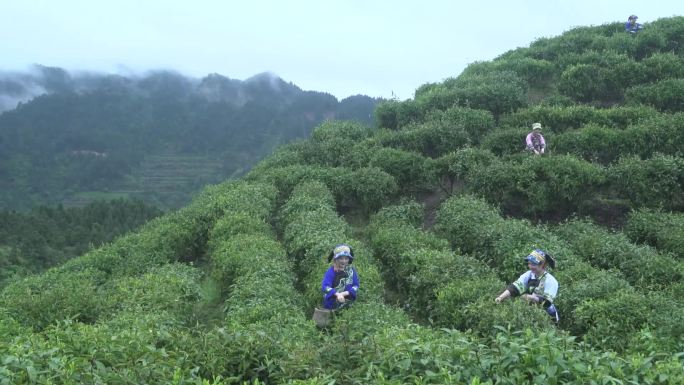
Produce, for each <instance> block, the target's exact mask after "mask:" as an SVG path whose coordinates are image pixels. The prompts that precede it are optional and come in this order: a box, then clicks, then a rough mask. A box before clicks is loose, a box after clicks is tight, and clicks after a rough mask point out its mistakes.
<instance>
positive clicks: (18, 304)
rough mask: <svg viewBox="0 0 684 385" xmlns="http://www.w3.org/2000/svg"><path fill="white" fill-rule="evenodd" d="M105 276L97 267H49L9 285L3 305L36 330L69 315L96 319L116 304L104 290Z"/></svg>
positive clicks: (2, 296) (0, 296)
mask: <svg viewBox="0 0 684 385" xmlns="http://www.w3.org/2000/svg"><path fill="white" fill-rule="evenodd" d="M104 279H105V274H104V273H102V272H101V271H99V270H95V269H85V270H82V271H78V272H61V271H58V270H54V269H53V270H49V271H48V272H47V273H45V274H42V275H38V276H31V277H28V278H26V279H23V280H21V281H16V282H13V283H11V284H10V285H8V286H7V287H5V288H4V289H3V291H2V293H0V307H2V308H5V309H7V311H9V312H10V314H12V317H13V318H14V319H15V320H16V321H18V322H20V323H21V324H22V325H24V326H27V327H29V328H33V329H34V330H42V329H44V328H45V327H47V326H48V325H50V324H51V323H53V322H60V321H63V320H68V319H74V320H78V321H82V322H86V323H90V322H95V321H97V320H98V318H99V317H100V316H101V315H102V314H103V312H104V314H107V311H108V310H110V309H111V306H112V303H111V302H110V299H108V298H107V296H101V294H100V290H99V286H100V285H101V284H102V283H103V282H104Z"/></svg>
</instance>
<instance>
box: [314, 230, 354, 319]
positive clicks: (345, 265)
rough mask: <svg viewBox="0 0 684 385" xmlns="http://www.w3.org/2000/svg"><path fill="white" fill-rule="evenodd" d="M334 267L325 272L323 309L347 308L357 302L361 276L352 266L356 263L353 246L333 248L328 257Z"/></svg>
mask: <svg viewBox="0 0 684 385" xmlns="http://www.w3.org/2000/svg"><path fill="white" fill-rule="evenodd" d="M331 261H332V265H331V266H330V268H329V269H328V270H327V271H326V272H325V275H324V276H323V281H322V282H321V290H322V291H323V307H324V308H326V309H330V310H336V309H340V308H343V307H347V306H349V305H350V304H352V303H353V302H354V300H356V296H357V294H358V292H359V275H358V274H357V273H356V269H354V268H353V267H352V266H351V264H352V263H353V262H354V252H353V251H352V248H351V246H349V245H347V244H340V245H337V246H335V247H334V248H333V250H332V251H331V252H330V255H328V262H331Z"/></svg>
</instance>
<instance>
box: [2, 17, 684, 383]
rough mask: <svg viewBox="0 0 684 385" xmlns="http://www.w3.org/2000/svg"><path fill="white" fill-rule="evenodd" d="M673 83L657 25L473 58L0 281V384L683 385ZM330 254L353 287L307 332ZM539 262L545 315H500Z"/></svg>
mask: <svg viewBox="0 0 684 385" xmlns="http://www.w3.org/2000/svg"><path fill="white" fill-rule="evenodd" d="M683 91H684V17H672V18H664V19H659V20H657V21H654V22H653V23H648V24H647V25H646V28H645V29H644V30H642V31H640V32H639V33H638V34H636V35H630V34H628V33H625V32H624V28H623V25H622V24H621V23H612V24H605V25H601V26H594V27H579V28H575V29H572V30H570V31H567V32H566V33H564V34H562V35H560V36H557V37H553V38H543V39H539V40H537V41H534V42H532V43H531V44H530V45H529V47H524V48H519V49H515V50H512V51H509V52H506V53H504V54H502V55H501V56H500V57H498V58H496V59H494V60H492V61H488V62H478V63H473V64H472V65H470V66H468V67H467V68H466V69H465V70H464V71H463V72H462V73H461V74H459V75H458V76H456V77H454V78H450V79H446V80H445V81H443V82H440V83H435V84H426V85H424V86H422V87H420V88H418V89H417V90H416V93H415V97H414V98H413V99H410V100H407V101H385V102H383V103H381V104H379V105H378V106H377V108H376V110H375V117H376V123H377V124H376V125H375V126H368V125H364V124H362V123H359V122H353V121H338V120H331V121H326V122H324V123H322V124H319V125H318V126H317V127H316V128H315V129H314V130H313V132H312V133H311V135H310V138H309V139H308V140H305V141H299V142H295V143H291V144H287V145H284V146H280V147H278V148H277V149H276V150H275V151H274V152H272V153H271V154H270V155H269V156H268V157H266V158H265V159H263V160H262V161H260V162H259V163H258V164H257V165H256V166H255V167H253V168H252V169H251V170H250V171H249V172H248V173H247V174H246V175H244V176H243V177H241V178H238V179H235V180H229V181H225V182H223V183H220V184H217V185H213V186H208V187H206V188H204V189H203V190H202V192H201V193H200V194H199V195H198V196H197V197H195V199H193V201H192V202H191V203H190V204H189V205H187V206H185V207H183V208H181V209H179V210H177V211H173V212H168V213H166V214H165V215H163V216H160V217H158V218H156V219H153V220H151V221H149V222H147V223H146V224H145V225H143V226H142V228H140V229H139V230H138V231H135V232H131V233H128V234H126V235H124V236H121V237H118V238H116V239H115V240H113V241H112V242H110V243H107V244H105V245H103V246H102V247H99V248H95V249H92V250H90V251H88V252H87V253H85V254H84V255H82V256H79V257H77V258H73V259H70V260H69V261H66V262H65V263H63V264H61V265H59V266H57V267H55V268H52V269H50V270H48V271H47V272H45V273H44V274H39V275H34V276H31V277H27V278H25V279H22V280H16V281H13V282H11V283H10V284H8V285H7V286H6V287H5V288H3V289H2V291H1V292H0V383H3V382H4V383H8V384H9V383H12V384H73V383H121V384H134V383H135V384H138V383H150V384H151V383H170V384H202V385H205V384H216V385H218V384H249V383H251V384H308V385H314V384H316V385H318V384H321V385H323V384H368V383H373V384H387V385H389V384H393V385H394V384H406V383H412V384H471V385H476V384H672V385H676V384H682V383H684V306H683V305H684V300H683V298H684V279H683V278H684V201H683V199H684V196H683V195H682V193H681V192H682V190H683V188H684V154H682V151H683V150H682V149H684V92H683ZM535 122H541V124H542V127H543V128H542V130H543V131H542V132H543V134H544V136H545V137H546V141H547V143H548V150H547V152H546V153H545V154H544V155H541V156H535V155H532V154H530V153H526V152H525V151H524V138H525V135H526V134H527V132H529V130H530V127H531V125H532V124H533V123H535ZM340 149H344V151H340ZM339 243H348V244H349V245H351V246H352V247H353V249H354V251H355V258H354V266H355V268H356V269H357V271H358V273H359V276H360V282H361V288H360V292H359V293H360V294H359V297H358V299H357V300H356V301H355V303H354V304H353V306H351V307H350V308H349V309H346V310H344V311H340V312H337V313H336V315H335V318H334V322H333V323H332V325H330V326H329V327H328V328H327V329H324V330H321V329H319V328H317V327H316V325H315V323H314V322H313V321H312V320H311V316H312V312H313V309H314V308H315V307H316V306H319V305H320V301H321V297H322V294H321V286H320V285H321V278H322V275H323V273H324V272H325V271H326V269H327V268H328V267H329V264H328V262H327V256H328V253H329V252H330V250H331V248H332V247H333V246H334V245H336V244H339ZM536 248H539V249H543V250H546V251H548V252H549V253H552V254H553V255H554V256H555V257H556V266H555V267H554V268H553V269H552V270H551V273H552V274H553V275H554V276H555V277H556V278H557V279H558V281H559V283H560V289H559V292H558V296H557V298H556V299H555V300H554V305H555V306H557V308H558V309H559V312H560V321H559V322H558V323H554V322H553V321H552V320H551V319H550V318H549V316H548V314H547V313H546V312H545V311H544V309H543V308H542V307H540V306H531V305H528V304H526V303H524V301H522V300H519V299H514V300H509V301H506V302H503V303H501V304H497V303H495V301H494V298H495V297H496V296H497V295H498V294H499V293H501V291H502V290H503V289H504V288H505V287H506V286H507V285H508V284H509V283H511V282H512V281H513V280H515V279H516V278H517V277H518V276H519V275H520V274H521V273H523V272H524V271H525V269H526V268H525V259H524V258H525V256H527V255H528V254H529V253H530V251H531V250H533V249H536Z"/></svg>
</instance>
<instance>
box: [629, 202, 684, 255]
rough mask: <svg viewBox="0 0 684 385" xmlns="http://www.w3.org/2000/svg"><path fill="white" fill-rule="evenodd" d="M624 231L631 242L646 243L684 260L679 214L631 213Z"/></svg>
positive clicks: (683, 226)
mask: <svg viewBox="0 0 684 385" xmlns="http://www.w3.org/2000/svg"><path fill="white" fill-rule="evenodd" d="M624 231H625V234H626V235H627V236H628V237H629V239H630V240H632V241H633V242H639V243H646V244H648V245H651V246H653V247H655V248H657V249H658V250H660V251H662V252H669V253H672V254H673V255H674V256H675V257H677V258H679V259H680V260H681V259H684V215H683V214H681V213H667V212H662V211H659V210H649V209H640V210H636V211H632V212H631V213H630V215H629V217H628V220H627V224H626V226H625V228H624Z"/></svg>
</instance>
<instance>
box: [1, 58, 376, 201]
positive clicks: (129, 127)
mask: <svg viewBox="0 0 684 385" xmlns="http://www.w3.org/2000/svg"><path fill="white" fill-rule="evenodd" d="M34 89H39V90H42V91H44V92H43V93H42V94H40V95H38V96H36V97H34V98H32V99H29V100H27V101H24V102H23V103H19V105H18V106H17V107H16V108H14V109H10V110H7V111H4V112H3V113H2V114H0V208H3V209H16V210H26V209H29V208H31V207H34V206H38V205H56V204H64V205H66V206H82V205H84V204H86V203H88V202H91V201H93V200H97V199H105V200H108V199H114V198H137V199H141V200H143V201H145V202H146V203H148V204H153V205H155V206H158V207H161V208H164V209H168V208H178V207H181V206H183V205H185V204H187V203H188V202H189V201H190V199H191V197H192V196H193V195H194V194H195V193H197V192H198V191H199V190H200V189H201V188H202V187H203V186H204V185H206V184H210V183H218V182H220V181H222V180H225V179H228V178H236V177H239V176H241V175H243V174H244V173H246V172H247V171H248V170H249V169H250V168H251V167H252V166H253V165H254V164H256V163H257V162H258V161H259V160H260V159H261V158H263V157H264V156H265V155H266V154H268V153H270V152H271V151H272V150H273V149H274V148H276V147H277V146H278V145H280V144H284V143H289V142H292V141H294V140H298V139H303V138H306V137H308V136H309V135H310V133H311V131H312V129H313V128H314V127H315V126H316V125H318V124H319V123H321V122H323V121H324V120H326V119H333V118H337V119H349V120H356V121H360V122H364V123H367V124H370V123H371V122H372V113H373V109H374V107H375V105H376V103H377V102H378V100H376V99H373V98H370V97H367V96H363V95H356V96H351V97H348V98H346V99H343V100H341V101H338V100H337V99H336V98H335V97H334V96H332V95H330V94H327V93H324V92H316V91H303V90H301V89H300V88H299V87H297V86H296V85H294V84H292V83H287V82H285V81H284V80H282V79H280V78H279V77H277V76H275V75H273V74H268V73H264V74H259V75H256V76H254V77H252V78H249V79H247V80H245V81H240V80H235V79H230V78H227V77H224V76H221V75H218V74H212V75H209V76H206V77H205V78H202V79H192V78H187V77H184V76H182V75H180V74H176V73H172V72H163V71H160V72H153V73H150V74H147V75H145V76H141V77H123V76H118V75H99V74H74V75H72V74H69V73H68V72H66V71H64V70H62V69H59V68H51V67H40V66H39V67H37V68H36V73H35V74H14V75H12V76H9V75H7V76H4V77H2V78H0V100H3V99H10V97H14V98H20V97H21V96H22V95H24V97H25V98H29V96H28V95H29V94H28V93H29V92H36V91H34ZM0 107H1V106H0Z"/></svg>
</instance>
